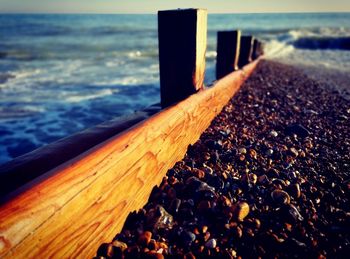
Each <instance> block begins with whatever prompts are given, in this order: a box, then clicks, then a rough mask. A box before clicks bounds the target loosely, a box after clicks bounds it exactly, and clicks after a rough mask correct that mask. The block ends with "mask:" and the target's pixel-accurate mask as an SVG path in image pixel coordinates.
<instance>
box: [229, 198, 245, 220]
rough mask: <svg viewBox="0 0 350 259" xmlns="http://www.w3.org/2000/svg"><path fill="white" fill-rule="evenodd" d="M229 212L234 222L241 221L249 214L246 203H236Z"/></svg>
mask: <svg viewBox="0 0 350 259" xmlns="http://www.w3.org/2000/svg"><path fill="white" fill-rule="evenodd" d="M231 210H232V214H233V215H232V217H233V219H234V220H237V221H243V220H244V218H245V217H247V216H248V214H249V205H248V203H246V202H238V203H237V204H235V205H233V206H232V208H231Z"/></svg>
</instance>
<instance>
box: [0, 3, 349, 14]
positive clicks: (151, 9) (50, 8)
mask: <svg viewBox="0 0 350 259" xmlns="http://www.w3.org/2000/svg"><path fill="white" fill-rule="evenodd" d="M189 7H191V8H205V9H207V10H208V12H209V13H265V12H350V0H332V1H330V0H124V1H121V0H0V12H1V13H156V12H157V11H158V10H166V9H176V8H189Z"/></svg>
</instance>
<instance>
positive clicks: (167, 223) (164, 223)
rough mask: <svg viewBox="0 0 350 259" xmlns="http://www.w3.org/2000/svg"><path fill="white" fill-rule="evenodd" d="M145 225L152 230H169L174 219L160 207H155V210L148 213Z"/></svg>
mask: <svg viewBox="0 0 350 259" xmlns="http://www.w3.org/2000/svg"><path fill="white" fill-rule="evenodd" d="M147 223H148V225H149V226H150V227H153V229H160V228H171V227H172V226H173V224H174V219H173V216H172V215H170V214H169V213H168V212H167V211H166V210H165V209H164V208H163V207H162V206H160V205H157V206H156V208H154V209H152V210H150V211H149V213H148V217H147Z"/></svg>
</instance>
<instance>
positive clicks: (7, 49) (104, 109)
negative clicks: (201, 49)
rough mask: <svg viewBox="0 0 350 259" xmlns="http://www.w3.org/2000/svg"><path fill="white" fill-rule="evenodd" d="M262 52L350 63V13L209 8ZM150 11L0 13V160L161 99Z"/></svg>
mask: <svg viewBox="0 0 350 259" xmlns="http://www.w3.org/2000/svg"><path fill="white" fill-rule="evenodd" d="M231 29H241V30H242V31H243V34H253V35H255V36H256V37H258V38H260V39H261V40H262V41H263V42H264V43H265V52H266V56H267V57H269V58H274V59H279V60H283V61H285V62H289V63H293V64H303V65H312V66H316V67H319V68H336V69H338V70H341V71H343V72H350V13H337V14H328V13H323V14H220V15H219V14H211V15H209V17H208V47H207V71H206V80H205V82H206V83H207V84H209V83H211V82H212V81H213V80H214V74H215V73H214V72H215V57H216V51H215V50H216V32H217V31H218V30H231ZM158 70H159V66H158V39H157V16H156V15H58V14H57V15H13V14H12V15H4V14H2V15H0V164H1V163H4V162H6V161H8V160H11V159H12V158H14V157H17V156H19V155H22V154H24V153H27V152H30V151H32V150H34V149H35V148H37V147H40V146H42V145H45V144H48V143H51V142H53V141H55V140H57V139H60V138H62V137H65V136H68V135H70V134H73V133H75V132H78V131H80V130H83V129H85V128H88V127H91V126H93V125H96V124H98V123H100V122H103V121H105V120H109V119H111V118H113V117H116V116H119V115H123V114H128V113H131V112H132V111H134V110H138V109H140V108H143V107H145V106H148V105H151V104H153V103H156V102H159V74H158Z"/></svg>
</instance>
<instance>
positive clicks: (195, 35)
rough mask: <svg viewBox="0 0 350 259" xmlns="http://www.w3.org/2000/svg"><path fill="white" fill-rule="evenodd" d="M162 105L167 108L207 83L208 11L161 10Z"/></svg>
mask: <svg viewBox="0 0 350 259" xmlns="http://www.w3.org/2000/svg"><path fill="white" fill-rule="evenodd" d="M158 40H159V70H160V94H161V105H162V108H165V107H167V106H169V105H171V104H174V103H176V102H178V101H181V100H183V99H185V98H187V97H188V96H189V95H191V94H193V93H195V92H197V91H198V90H199V89H201V88H202V87H203V81H204V71H205V52H206V45H207V11H206V10H204V9H183V10H181V9H179V10H167V11H159V12H158Z"/></svg>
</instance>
